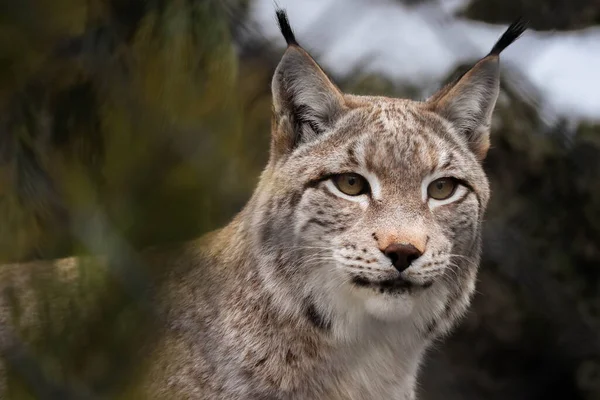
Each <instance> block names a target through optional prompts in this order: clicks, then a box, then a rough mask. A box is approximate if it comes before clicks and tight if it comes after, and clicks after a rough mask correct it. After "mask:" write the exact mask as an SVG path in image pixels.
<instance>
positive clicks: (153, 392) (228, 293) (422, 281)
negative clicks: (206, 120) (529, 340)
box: [144, 11, 521, 400]
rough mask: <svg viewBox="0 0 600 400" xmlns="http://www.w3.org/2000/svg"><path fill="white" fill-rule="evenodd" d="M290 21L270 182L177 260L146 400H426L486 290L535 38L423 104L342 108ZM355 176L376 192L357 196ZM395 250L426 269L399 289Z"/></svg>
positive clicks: (414, 267) (379, 101) (163, 298)
mask: <svg viewBox="0 0 600 400" xmlns="http://www.w3.org/2000/svg"><path fill="white" fill-rule="evenodd" d="M278 17H279V23H280V25H281V26H282V32H283V34H284V36H285V38H286V41H287V43H288V48H287V50H286V52H285V54H284V56H283V58H282V60H281V62H280V64H279V66H278V68H277V69H276V71H275V74H274V77H273V84H272V90H273V110H274V117H273V126H272V141H271V152H270V158H269V162H268V165H267V166H266V168H265V170H264V172H263V174H262V176H261V178H260V182H259V184H258V187H257V188H256V190H255V192H254V194H253V196H252V198H251V200H250V201H249V203H248V204H247V206H246V207H245V208H244V210H243V211H242V212H241V213H240V214H239V215H238V216H237V217H236V218H235V219H234V220H233V221H232V222H231V223H230V224H229V225H228V226H227V227H225V228H223V229H221V230H219V231H217V232H215V233H213V234H211V235H209V236H207V237H206V238H204V239H202V241H199V242H192V243H188V244H186V245H185V246H183V247H179V248H176V249H175V250H174V251H173V250H171V251H172V252H173V253H169V254H172V255H170V256H165V255H163V256H161V258H160V259H161V260H163V261H162V262H163V263H164V264H166V265H165V268H166V270H167V271H169V273H168V276H167V278H164V281H163V282H161V284H160V286H158V287H159V290H158V291H157V294H156V296H155V301H156V305H157V307H158V310H159V312H160V313H161V315H162V316H163V320H164V321H167V327H166V329H165V333H164V335H163V338H162V340H160V341H159V345H158V346H155V347H153V348H152V349H151V350H150V351H149V357H150V359H151V360H152V363H151V368H150V370H149V371H148V374H147V379H146V380H145V381H144V382H145V383H144V385H145V386H144V387H145V390H146V395H145V397H144V398H189V399H234V400H235V399H240V400H241V399H281V400H283V399H297V400H301V399H302V400H303V399H332V400H333V399H340V400H341V399H349V400H353V399H354V400H358V399H414V398H415V396H416V394H415V385H416V379H417V373H418V369H419V365H420V363H421V360H422V357H423V353H424V352H425V350H426V349H427V347H428V346H429V345H430V344H431V343H432V342H433V341H434V340H435V339H436V338H439V337H440V336H442V335H444V334H445V333H447V332H448V331H449V330H450V329H451V328H452V327H453V326H454V324H455V322H456V321H457V320H458V319H459V318H460V316H461V315H463V313H464V312H465V310H466V309H467V307H468V305H469V301H470V298H471V295H472V293H473V291H474V289H475V280H476V274H477V268H478V264H479V257H480V251H481V240H480V232H481V224H482V221H483V215H484V212H485V208H486V205H487V203H488V199H489V196H490V192H489V186H488V181H487V178H486V175H485V173H484V171H483V169H482V166H481V160H482V159H483V158H484V157H485V153H486V152H487V148H488V145H489V139H488V137H489V127H490V119H491V114H492V110H493V108H494V104H495V102H496V97H497V95H498V90H499V89H498V88H499V72H498V71H499V53H500V51H501V50H502V48H504V47H506V46H507V45H508V44H510V41H512V40H514V39H515V38H516V37H517V36H518V35H517V34H516V31H515V29H516V30H519V29H521V28H520V27H517V28H518V29H517V28H514V27H513V32H512V33H511V34H510V35H508V36H507V35H505V36H503V39H502V40H503V42H502V43H501V46H500V45H498V46H495V47H494V49H495V51H493V52H491V53H490V54H489V55H488V56H486V57H484V58H483V59H482V60H480V61H479V62H478V63H477V64H475V66H474V67H473V68H472V69H471V70H470V71H469V72H467V73H466V74H465V75H463V77H461V78H460V79H459V80H458V81H457V82H455V83H453V84H451V85H449V86H448V87H446V88H444V89H442V90H440V92H438V93H437V94H436V95H434V96H432V97H431V98H430V99H428V100H426V101H422V102H420V101H412V100H406V99H393V98H387V97H369V96H353V95H349V94H344V93H342V92H341V91H340V90H339V89H338V88H337V87H336V86H335V85H334V84H333V83H332V82H331V80H330V79H329V78H328V77H327V75H326V74H325V73H324V72H323V70H322V69H321V67H319V65H318V64H317V63H316V62H315V61H314V60H313V59H312V57H311V56H310V55H309V54H308V53H307V52H306V51H305V50H304V49H302V48H301V47H300V46H299V45H298V42H297V41H296V39H295V36H294V35H293V31H292V29H291V27H289V23H288V19H287V17H286V16H285V13H283V12H282V11H279V12H278ZM342 173H356V174H360V175H361V176H363V177H364V178H365V179H366V180H367V181H368V183H369V187H370V191H369V192H368V193H367V194H361V195H359V196H355V197H351V196H348V195H345V194H343V193H342V192H340V191H339V189H337V188H336V186H335V184H334V182H333V180H332V177H333V176H335V175H336V174H342ZM441 177H452V178H455V179H456V181H457V182H459V189H457V192H456V194H455V195H453V197H451V198H450V200H448V201H446V202H444V201H437V200H436V201H434V200H433V199H431V198H429V197H428V195H427V187H428V184H429V183H430V182H432V181H433V180H434V179H437V178H441ZM394 243H408V244H411V245H412V246H414V248H416V249H418V250H419V251H420V252H421V253H422V255H421V256H420V257H419V258H418V259H416V260H415V261H413V262H412V264H410V267H409V268H408V269H406V270H404V271H399V270H397V269H396V268H394V267H393V265H392V262H391V260H390V258H389V257H388V256H386V255H385V254H384V249H385V248H386V247H387V246H388V245H390V244H394ZM147 257H148V258H149V259H152V257H150V256H147ZM164 260H168V261H164Z"/></svg>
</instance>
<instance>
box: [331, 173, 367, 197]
mask: <svg viewBox="0 0 600 400" xmlns="http://www.w3.org/2000/svg"><path fill="white" fill-rule="evenodd" d="M333 183H334V184H335V186H336V187H337V188H338V189H339V190H340V192H342V193H344V194H347V195H348V196H358V195H360V194H363V193H365V192H366V191H367V190H368V189H369V184H368V183H367V180H366V179H365V178H363V177H362V176H360V175H358V174H339V175H335V176H334V177H333Z"/></svg>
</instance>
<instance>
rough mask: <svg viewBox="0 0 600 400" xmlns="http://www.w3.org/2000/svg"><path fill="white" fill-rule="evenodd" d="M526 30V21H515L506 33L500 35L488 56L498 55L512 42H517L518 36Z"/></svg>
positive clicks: (520, 19)
mask: <svg viewBox="0 0 600 400" xmlns="http://www.w3.org/2000/svg"><path fill="white" fill-rule="evenodd" d="M526 29H527V21H525V20H524V19H523V18H519V19H517V20H516V21H515V22H513V23H512V24H510V26H509V27H508V29H507V30H506V32H504V33H503V34H502V36H501V37H500V39H498V41H497V42H496V44H495V45H494V47H492V51H490V54H489V55H496V56H497V55H500V53H501V52H502V50H504V49H505V48H507V47H508V46H510V44H511V43H512V42H514V41H515V40H517V39H518V38H519V36H521V35H522V34H523V32H525V30H526Z"/></svg>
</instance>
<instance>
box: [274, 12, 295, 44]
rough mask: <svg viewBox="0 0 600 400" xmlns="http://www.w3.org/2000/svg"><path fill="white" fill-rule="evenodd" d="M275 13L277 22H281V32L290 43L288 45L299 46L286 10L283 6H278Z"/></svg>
mask: <svg viewBox="0 0 600 400" xmlns="http://www.w3.org/2000/svg"><path fill="white" fill-rule="evenodd" d="M275 14H276V15H277V23H278V24H279V30H280V31H281V34H282V35H283V37H284V38H285V41H286V43H287V44H288V46H292V45H294V46H299V45H298V42H297V41H296V36H295V35H294V31H293V30H292V27H291V26H290V21H289V19H288V16H287V13H286V12H285V10H284V9H282V8H278V9H277V10H276V11H275Z"/></svg>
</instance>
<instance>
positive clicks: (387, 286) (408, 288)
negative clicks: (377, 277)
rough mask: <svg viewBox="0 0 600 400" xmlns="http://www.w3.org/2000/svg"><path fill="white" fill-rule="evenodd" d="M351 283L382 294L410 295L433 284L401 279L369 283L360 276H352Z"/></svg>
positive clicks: (369, 281)
mask: <svg viewBox="0 0 600 400" xmlns="http://www.w3.org/2000/svg"><path fill="white" fill-rule="evenodd" d="M352 283H353V284H354V285H356V286H358V287H361V288H366V289H372V290H374V291H377V292H379V293H382V294H403V293H412V292H414V291H418V290H424V289H427V288H428V287H430V286H431V285H432V284H433V282H425V283H416V282H411V281H409V280H407V279H405V278H402V277H398V278H394V279H385V280H382V281H371V280H368V279H366V278H364V277H361V276H354V277H353V278H352Z"/></svg>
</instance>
